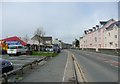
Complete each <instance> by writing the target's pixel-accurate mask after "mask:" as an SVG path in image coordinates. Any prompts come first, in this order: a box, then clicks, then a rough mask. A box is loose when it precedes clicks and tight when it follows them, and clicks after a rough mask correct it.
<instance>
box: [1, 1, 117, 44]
mask: <svg viewBox="0 0 120 84" xmlns="http://www.w3.org/2000/svg"><path fill="white" fill-rule="evenodd" d="M0 7H1V4H0ZM111 18H113V19H115V20H117V18H118V3H117V2H7V3H6V2H4V3H2V38H5V37H6V36H19V37H24V36H25V35H26V34H27V35H28V36H29V37H32V36H33V35H34V31H35V30H36V29H37V28H39V27H43V28H44V31H45V32H46V36H52V37H53V39H54V38H58V39H60V40H62V41H63V42H69V43H71V42H72V41H73V40H74V39H75V38H79V37H80V36H82V35H83V31H84V29H89V28H92V27H93V26H95V25H96V24H98V23H99V21H100V20H109V19H111ZM0 25H1V24H0Z"/></svg>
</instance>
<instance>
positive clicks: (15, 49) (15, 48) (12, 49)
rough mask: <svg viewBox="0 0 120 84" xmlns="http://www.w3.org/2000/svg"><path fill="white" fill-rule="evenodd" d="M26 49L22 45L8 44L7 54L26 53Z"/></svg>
mask: <svg viewBox="0 0 120 84" xmlns="http://www.w3.org/2000/svg"><path fill="white" fill-rule="evenodd" d="M26 51H27V49H26V48H25V47H24V46H22V45H11V46H8V50H7V54H8V55H18V56H19V55H21V54H26Z"/></svg>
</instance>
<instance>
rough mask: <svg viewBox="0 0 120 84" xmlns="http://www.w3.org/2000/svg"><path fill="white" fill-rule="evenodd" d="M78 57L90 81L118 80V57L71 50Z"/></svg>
mask: <svg viewBox="0 0 120 84" xmlns="http://www.w3.org/2000/svg"><path fill="white" fill-rule="evenodd" d="M70 51H71V52H72V53H73V54H74V55H75V56H76V58H77V60H78V62H79V64H80V66H81V68H82V70H83V71H84V75H85V77H86V79H87V81H88V82H118V67H119V62H118V57H117V56H111V55H105V54H101V53H92V52H86V51H84V52H83V51H80V50H70Z"/></svg>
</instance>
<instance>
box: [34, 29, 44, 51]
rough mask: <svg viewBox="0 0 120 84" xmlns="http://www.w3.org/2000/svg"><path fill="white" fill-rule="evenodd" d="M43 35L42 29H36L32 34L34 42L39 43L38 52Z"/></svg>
mask: <svg viewBox="0 0 120 84" xmlns="http://www.w3.org/2000/svg"><path fill="white" fill-rule="evenodd" d="M44 35H45V31H44V30H43V28H42V27H41V28H37V29H36V31H35V33H34V38H35V40H36V41H38V43H39V48H38V49H39V51H40V43H41V41H42V39H41V37H43V36H44Z"/></svg>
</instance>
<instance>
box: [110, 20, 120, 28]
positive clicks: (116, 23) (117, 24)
mask: <svg viewBox="0 0 120 84" xmlns="http://www.w3.org/2000/svg"><path fill="white" fill-rule="evenodd" d="M114 25H116V26H117V27H118V28H120V20H119V21H116V22H114V23H113V24H111V25H110V26H109V27H108V28H113V27H114Z"/></svg>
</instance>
